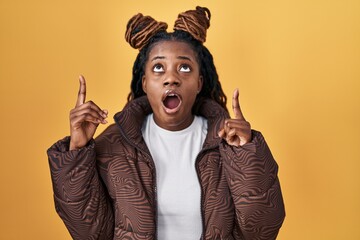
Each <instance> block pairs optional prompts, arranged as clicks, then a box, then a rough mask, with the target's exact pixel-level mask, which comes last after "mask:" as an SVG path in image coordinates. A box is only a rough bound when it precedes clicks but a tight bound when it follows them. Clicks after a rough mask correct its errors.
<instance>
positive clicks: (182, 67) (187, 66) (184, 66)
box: [180, 65, 191, 72]
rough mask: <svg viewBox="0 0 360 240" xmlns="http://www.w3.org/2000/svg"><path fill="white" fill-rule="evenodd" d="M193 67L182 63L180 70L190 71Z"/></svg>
mask: <svg viewBox="0 0 360 240" xmlns="http://www.w3.org/2000/svg"><path fill="white" fill-rule="evenodd" d="M190 71H191V68H190V66H189V65H181V66H180V72H190Z"/></svg>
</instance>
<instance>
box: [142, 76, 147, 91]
mask: <svg viewBox="0 0 360 240" xmlns="http://www.w3.org/2000/svg"><path fill="white" fill-rule="evenodd" d="M141 83H142V89H143V91H144V93H146V77H145V74H144V75H143V76H142V78H141Z"/></svg>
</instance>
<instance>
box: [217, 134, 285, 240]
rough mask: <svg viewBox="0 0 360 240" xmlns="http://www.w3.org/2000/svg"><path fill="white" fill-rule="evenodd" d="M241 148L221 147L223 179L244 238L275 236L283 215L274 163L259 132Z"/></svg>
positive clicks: (225, 145) (282, 203) (276, 166)
mask: <svg viewBox="0 0 360 240" xmlns="http://www.w3.org/2000/svg"><path fill="white" fill-rule="evenodd" d="M252 135H253V139H252V141H251V142H250V143H247V144H245V145H243V146H241V147H234V146H230V145H229V144H227V143H225V142H223V144H221V146H220V153H221V158H222V161H223V166H224V169H225V175H226V179H227V182H228V185H229V188H230V192H231V195H232V198H233V201H234V205H235V209H236V217H237V223H238V224H239V228H240V230H241V234H242V235H243V236H244V237H245V239H266V240H269V239H276V236H277V234H278V232H279V229H280V227H281V225H282V223H283V221H284V218H285V209H284V202H283V198H282V193H281V189H280V183H279V179H278V176H277V172H278V165H277V163H276V162H275V160H274V158H273V156H272V154H271V152H270V149H269V148H268V146H267V144H266V142H265V139H264V138H263V136H262V134H261V133H260V132H257V131H254V130H253V131H252Z"/></svg>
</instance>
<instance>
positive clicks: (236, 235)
mask: <svg viewBox="0 0 360 240" xmlns="http://www.w3.org/2000/svg"><path fill="white" fill-rule="evenodd" d="M199 109H200V110H199V113H198V114H199V115H202V116H203V117H205V118H207V120H208V134H207V137H206V139H205V142H204V145H203V148H202V150H201V151H200V153H199V154H198V156H197V159H196V166H195V167H196V170H197V174H198V177H199V183H200V185H201V209H199V211H201V214H202V225H203V229H202V230H203V234H202V239H266V240H269V239H275V238H276V236H277V234H278V231H279V229H280V227H281V225H282V222H283V220H284V217H285V211H284V204H283V199H282V194H281V190H280V184H279V180H278V177H277V171H278V166H277V164H276V162H275V160H274V159H273V157H272V154H271V152H270V150H269V148H268V146H267V144H266V142H265V140H264V138H263V136H262V135H261V133H259V132H257V131H255V130H252V135H253V136H252V141H251V142H250V143H247V144H245V145H244V146H242V147H233V146H230V145H228V144H227V143H226V142H225V141H224V140H222V139H221V138H219V137H218V135H217V132H218V131H219V128H220V126H221V124H222V123H223V120H224V119H225V118H228V117H229V116H228V114H227V113H226V111H224V110H223V109H222V108H221V107H220V106H219V105H218V104H217V103H216V102H214V101H212V100H206V101H204V102H203V103H202V105H201V106H200V108H199ZM151 111H152V110H151V107H150V105H149V103H148V101H147V98H146V97H141V98H138V99H136V100H133V101H131V102H129V103H128V104H127V106H125V108H124V109H123V111H121V112H119V113H117V114H116V115H115V117H114V118H115V122H116V124H113V125H110V126H109V127H108V128H107V129H106V130H105V131H104V132H103V133H102V134H100V135H99V136H98V137H97V138H96V139H95V140H91V141H90V142H89V143H88V145H87V146H86V147H84V148H82V149H80V150H73V151H69V149H68V148H69V140H70V139H69V137H66V138H64V139H62V140H60V141H58V142H57V143H55V144H54V145H53V146H52V147H50V148H49V150H48V157H49V164H50V169H51V177H52V182H53V189H54V199H55V207H56V211H57V212H58V214H59V216H60V217H61V218H62V220H63V221H64V223H65V225H66V227H67V228H68V230H69V232H70V234H71V236H72V237H73V238H74V239H109V240H110V239H146V240H150V239H156V233H157V229H156V227H157V198H156V194H157V193H156V191H157V190H156V169H155V165H154V162H153V159H152V157H151V155H150V152H149V150H148V148H147V146H146V144H145V142H144V139H143V138H142V134H141V127H142V124H143V121H144V118H145V117H146V116H147V115H148V114H149V113H151ZM174 145H176V143H174ZM159 147H161V146H159ZM174 147H176V146H174ZM174 187H176V186H174Z"/></svg>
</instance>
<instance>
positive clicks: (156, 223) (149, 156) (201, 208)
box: [115, 121, 217, 240]
mask: <svg viewBox="0 0 360 240" xmlns="http://www.w3.org/2000/svg"><path fill="white" fill-rule="evenodd" d="M115 122H116V124H117V125H118V126H119V128H120V132H121V134H122V135H123V137H124V138H125V139H126V141H127V142H128V143H129V144H130V145H131V146H133V147H134V148H136V149H139V150H140V151H141V152H143V153H144V154H145V155H146V156H147V157H148V158H149V159H150V162H151V164H152V165H153V169H154V187H153V190H154V208H155V213H154V214H155V239H158V229H157V228H158V207H157V202H158V199H157V176H156V167H155V162H154V160H153V158H152V156H151V154H149V153H148V152H147V151H146V150H144V149H142V148H140V147H138V146H136V145H135V144H134V143H133V142H132V141H130V139H129V138H128V137H127V136H126V134H125V132H124V131H123V130H122V128H121V126H120V124H118V123H117V121H115ZM216 146H217V145H214V146H209V147H206V148H203V149H201V151H200V152H199V154H198V155H197V157H196V161H195V167H196V173H197V177H198V181H199V184H200V189H201V191H200V213H201V223H202V233H201V237H200V240H203V239H204V231H205V214H204V204H203V202H204V199H203V198H204V194H203V188H202V186H201V179H200V169H199V161H200V156H203V155H204V153H205V152H206V151H208V150H211V149H214V148H216Z"/></svg>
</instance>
